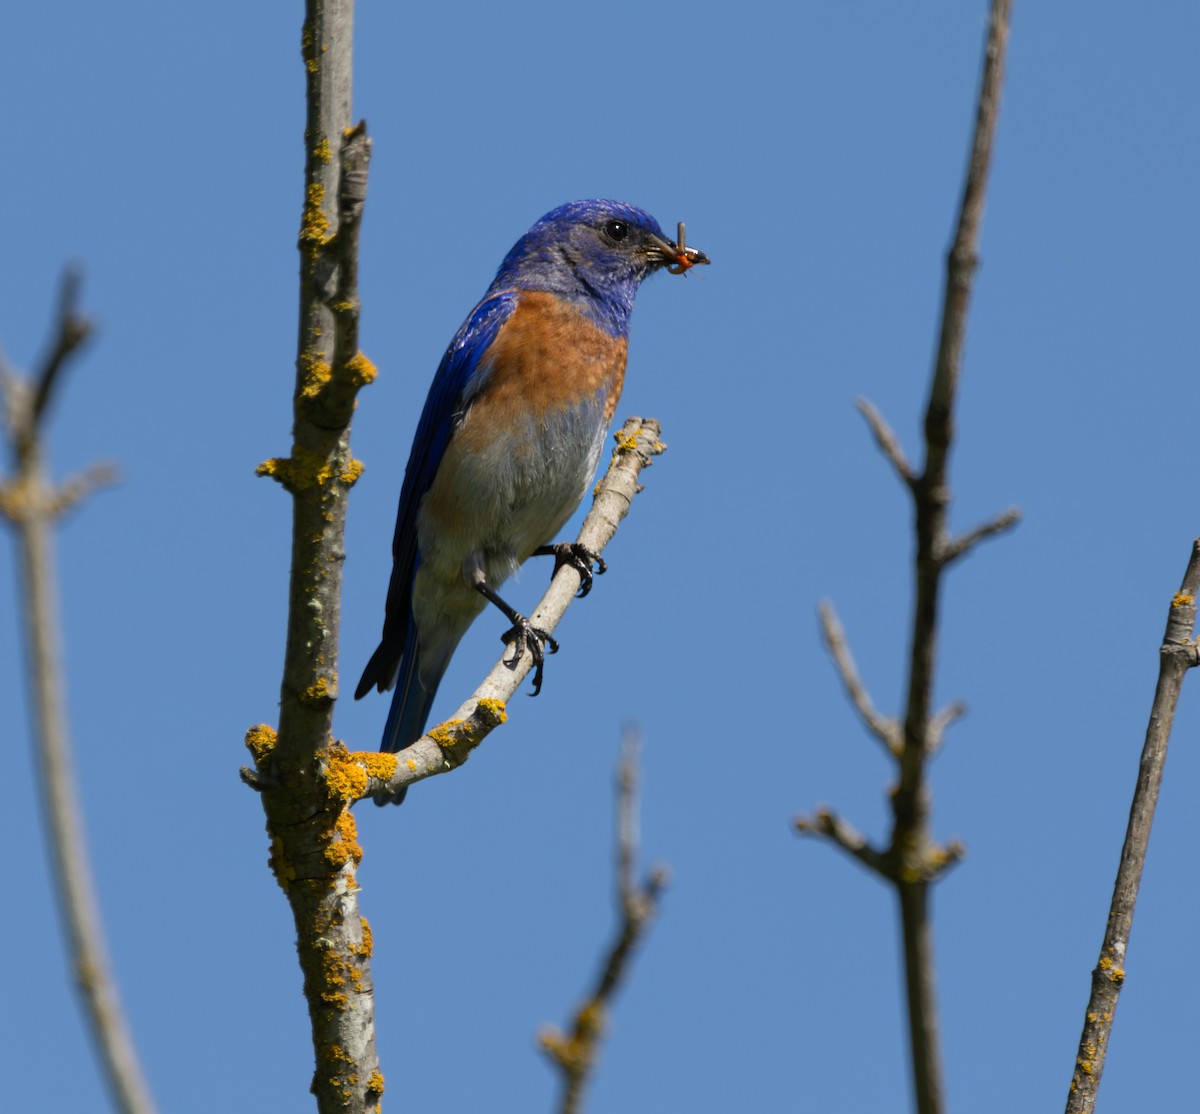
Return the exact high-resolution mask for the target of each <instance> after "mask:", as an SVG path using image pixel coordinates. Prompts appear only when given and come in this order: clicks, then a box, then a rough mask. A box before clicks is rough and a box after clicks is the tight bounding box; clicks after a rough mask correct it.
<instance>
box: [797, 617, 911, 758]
mask: <svg viewBox="0 0 1200 1114" xmlns="http://www.w3.org/2000/svg"><path fill="white" fill-rule="evenodd" d="M817 610H818V613H819V615H820V617H821V634H822V635H823V636H824V638H825V646H826V648H827V649H828V650H829V654H830V656H831V657H832V658H833V664H834V666H835V667H836V668H837V673H838V676H839V677H840V678H841V680H842V684H843V685H844V686H845V688H846V694H847V695H848V696H849V697H850V702H851V703H852V704H853V705H854V707H855V708H856V709H857V710H858V714H859V716H861V717H862V721H863V723H865V724H866V725H867V729H868V730H869V731H870V732H871V734H872V735H874V736H875V738H877V739H878V740H879V741H880V742H881V743H883V745H884V748H885V749H886V750H887V752H888V753H889V754H890V755H892V756H893V757H896V756H897V755H899V753H900V747H901V746H902V745H903V742H902V738H901V732H900V724H899V722H897V721H896V720H894V719H892V718H891V717H890V716H884V715H881V714H880V713H879V712H878V711H877V710H876V708H875V704H874V702H873V701H872V700H871V695H870V693H868V692H867V690H866V687H865V686H864V685H863V683H862V680H861V678H860V677H859V675H858V668H857V667H856V666H855V664H854V656H853V655H852V654H851V653H850V647H849V645H847V643H846V632H845V631H844V630H843V629H842V624H841V623H840V622H839V621H838V617H837V612H835V611H834V609H833V604H831V603H829V602H827V601H823V602H822V603H821V604H820V606H819V607H818V609H817Z"/></svg>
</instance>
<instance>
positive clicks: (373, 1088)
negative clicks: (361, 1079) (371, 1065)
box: [367, 1068, 383, 1095]
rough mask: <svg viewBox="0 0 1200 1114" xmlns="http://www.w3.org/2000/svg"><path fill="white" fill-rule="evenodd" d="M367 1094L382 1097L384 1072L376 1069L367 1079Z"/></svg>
mask: <svg viewBox="0 0 1200 1114" xmlns="http://www.w3.org/2000/svg"><path fill="white" fill-rule="evenodd" d="M367 1094H368V1095H382V1094H383V1072H381V1071H380V1070H379V1069H378V1068H376V1069H375V1070H374V1071H373V1072H371V1074H370V1075H369V1076H368V1077H367Z"/></svg>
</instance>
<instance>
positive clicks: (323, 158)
mask: <svg viewBox="0 0 1200 1114" xmlns="http://www.w3.org/2000/svg"><path fill="white" fill-rule="evenodd" d="M313 158H314V159H316V160H317V161H318V162H323V163H325V165H326V166H328V165H329V163H330V162H332V161H333V152H332V151H331V150H330V149H329V139H328V138H327V137H326V136H322V137H321V142H320V143H318V144H317V145H316V146H315V147H314V148H313Z"/></svg>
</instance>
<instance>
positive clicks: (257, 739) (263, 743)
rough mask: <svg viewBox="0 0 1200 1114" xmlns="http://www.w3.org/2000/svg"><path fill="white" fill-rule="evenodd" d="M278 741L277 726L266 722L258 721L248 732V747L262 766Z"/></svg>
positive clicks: (256, 761) (257, 762)
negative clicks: (274, 726)
mask: <svg viewBox="0 0 1200 1114" xmlns="http://www.w3.org/2000/svg"><path fill="white" fill-rule="evenodd" d="M278 742H279V736H278V735H277V734H276V733H275V728H273V727H271V726H270V725H269V724H266V723H256V724H255V725H254V726H253V727H251V728H250V730H249V731H247V732H246V749H247V750H248V751H249V752H250V753H251V754H252V755H254V761H255V763H256V764H257V765H260V766H261V765H262V763H263V762H264V761H266V759H267V756H268V755H270V753H271V751H273V750H274V749H275V745H276V744H277V743H278Z"/></svg>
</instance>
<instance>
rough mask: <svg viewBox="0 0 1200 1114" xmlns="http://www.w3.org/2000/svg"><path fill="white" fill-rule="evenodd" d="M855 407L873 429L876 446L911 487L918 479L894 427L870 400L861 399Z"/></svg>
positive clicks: (907, 485) (906, 484)
mask: <svg viewBox="0 0 1200 1114" xmlns="http://www.w3.org/2000/svg"><path fill="white" fill-rule="evenodd" d="M854 405H855V408H856V409H857V410H858V411H859V413H860V414H862V416H863V417H864V418H866V419H867V425H869V426H870V427H871V433H872V434H874V436H875V444H877V445H878V446H879V449H880V451H881V452H882V453H883V455H884V456H886V457H887V458H888V460H890V461H891V462H892V466H893V467H894V468H895V469H896V474H897V475H898V476H899V477H900V479H901V480H903V481H904V484H905V486H906V487H911V486H912V484H913V481H914V480H915V479H916V474H915V473H914V472H913V469H912V465H911V464H909V463H908V457H906V456H905V455H904V449H903V448H901V446H900V439H899V438H898V437H897V436H896V434H895V433H894V432H893V430H892V427H891V426H890V425H888V424H887V422H886V421H885V420H884V417H883V415H882V414H880V413H879V411H878V410H876V409H875V407H874V405H872V403H871V402H870V401H869V400H868V399H865V398H860V399H858V400H857V401H856V402H855V404H854Z"/></svg>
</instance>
